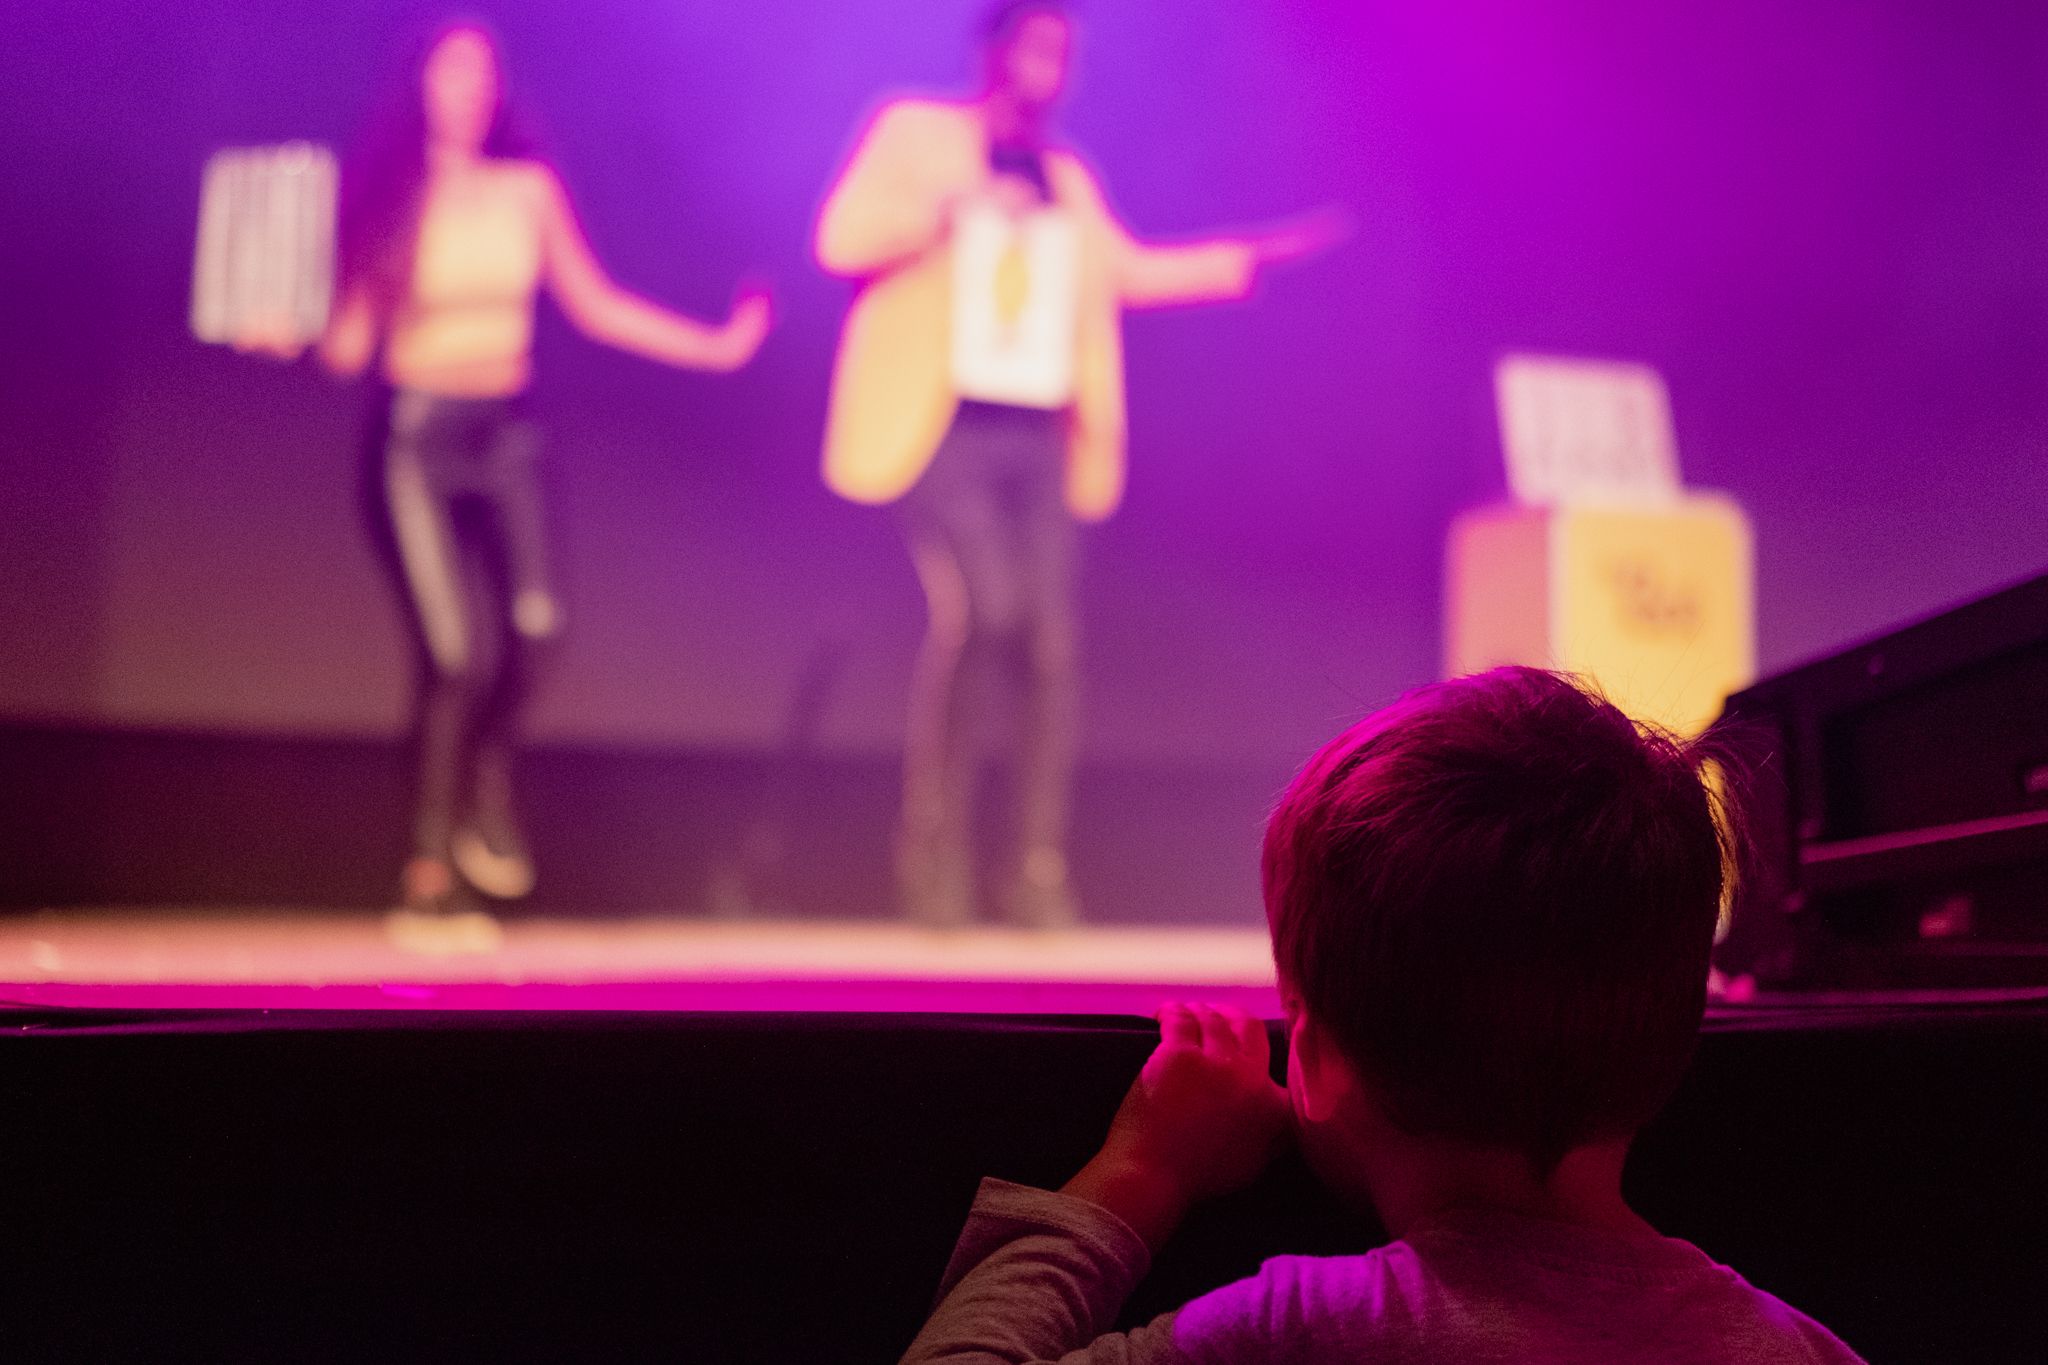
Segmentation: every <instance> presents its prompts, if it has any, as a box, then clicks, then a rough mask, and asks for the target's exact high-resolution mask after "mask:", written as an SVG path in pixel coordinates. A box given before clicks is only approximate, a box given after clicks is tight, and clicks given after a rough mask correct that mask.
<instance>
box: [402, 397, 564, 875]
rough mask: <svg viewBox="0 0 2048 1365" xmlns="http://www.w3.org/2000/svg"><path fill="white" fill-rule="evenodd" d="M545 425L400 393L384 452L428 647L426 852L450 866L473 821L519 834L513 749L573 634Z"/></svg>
mask: <svg viewBox="0 0 2048 1365" xmlns="http://www.w3.org/2000/svg"><path fill="white" fill-rule="evenodd" d="M537 454H538V442H537V439H536V436H535V433H534V429H533V426H532V424H531V423H529V422H527V421H526V420H525V419H523V418H522V417H520V416H519V414H518V412H517V410H516V408H515V406H514V404H513V402H512V401H511V400H509V399H469V398H444V397H440V396H438V395H433V394H425V393H418V392H413V391H409V390H399V391H397V392H395V393H393V394H391V396H390V401H389V403H388V405H383V406H382V408H381V412H380V419H379V421H378V423H377V429H376V434H375V437H374V440H373V444H372V459H371V461H370V467H369V470H368V473H369V476H370V477H369V487H368V488H367V489H366V492H367V493H368V494H369V495H370V502H371V511H372V528H373V531H374V533H375V537H376V540H377V542H378V544H379V546H380V548H381V549H382V550H383V551H384V559H385V562H386V564H387V566H388V567H389V569H390V570H391V572H392V574H393V577H394V581H395V584H396V586H397V589H398V593H399V596H400V598H401V600H402V601H403V602H404V603H405V605H406V609H407V617H408V620H409V622H410V624H411V626H412V634H413V639H414V643H415V645H416V646H417V648H418V660H419V673H418V679H419V681H418V691H417V693H416V697H415V703H414V707H415V723H416V727H417V735H418V740H419V773H418V784H419V785H418V789H417V792H416V804H415V806H414V816H413V830H412V838H413V852H414V854H415V855H416V856H419V857H426V858H434V859H438V860H442V861H446V860H447V859H448V858H449V849H450V843H451V841H452V839H453V836H454V832H455V830H456V828H457V826H458V824H460V823H461V822H464V821H476V822H480V823H483V824H496V825H498V826H499V827H500V828H511V827H512V801H511V782H512V771H511V770H512V746H513V742H514V737H515V734H516V728H517V723H518V719H519V710H520V707H521V704H522V703H523V702H524V701H525V698H526V695H527V692H528V690H529V689H530V687H531V684H532V680H533V675H534V671H535V665H536V662H537V659H538V656H539V655H540V654H541V653H542V651H543V649H544V648H545V646H546V644H547V642H548V641H550V640H551V639H553V638H554V637H555V636H556V635H557V634H558V633H559V632H560V629H561V607H560V604H559V602H558V600H557V598H556V596H555V592H554V588H553V586H552V582H551V580H550V578H549V574H548V566H547V545H546V538H545V531H544V527H543V524H542V515H541V503H540V492H539V487H538V484H537V482H536V478H535V471H534V463H535V458H536V456H537Z"/></svg>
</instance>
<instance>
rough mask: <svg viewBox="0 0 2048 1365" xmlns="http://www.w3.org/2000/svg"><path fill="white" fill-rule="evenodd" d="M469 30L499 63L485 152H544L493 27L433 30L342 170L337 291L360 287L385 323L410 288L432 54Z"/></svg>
mask: <svg viewBox="0 0 2048 1365" xmlns="http://www.w3.org/2000/svg"><path fill="white" fill-rule="evenodd" d="M465 32H468V33H477V34H480V35H481V36H482V37H483V39H484V41H485V42H486V43H488V44H489V45H490V49H491V55H492V58H493V60H494V61H496V63H497V66H498V107H497V108H496V109H494V110H492V112H491V126H490V131H489V132H488V133H486V134H485V136H484V144H483V154H484V155H485V156H487V157H504V158H520V159H538V158H539V155H540V152H539V147H538V143H537V141H536V140H535V138H534V137H533V136H532V134H531V133H530V132H529V131H528V125H527V123H526V121H525V119H524V118H523V117H521V116H520V114H519V113H518V111H517V110H516V109H515V108H514V107H513V105H512V104H511V102H510V101H509V100H508V99H507V98H506V95H505V61H504V55H503V54H504V48H503V45H502V44H500V43H499V41H498V35H497V34H496V33H495V32H493V31H492V29H491V27H490V25H488V24H486V23H484V22H483V21H481V20H478V19H453V20H448V21H446V22H444V23H441V24H438V25H436V26H435V27H434V28H432V29H431V30H429V31H428V32H427V33H426V35H425V36H424V37H423V38H422V39H421V41H420V42H419V43H418V44H417V45H416V46H415V47H414V48H413V50H412V51H411V52H410V53H409V55H408V58H407V60H406V62H405V64H404V65H403V66H402V67H401V68H400V69H399V71H398V72H397V75H396V81H397V84H396V85H395V86H394V88H393V89H392V90H391V91H390V92H389V94H388V95H387V96H386V97H385V100H384V102H383V108H382V110H381V112H380V113H379V114H378V115H376V116H375V117H374V118H373V119H372V120H371V121H370V124H369V126H368V128H367V129H366V131H365V133H364V135H363V138H362V140H361V141H360V143H359V144H358V145H357V147H356V150H355V152H354V154H353V155H351V156H350V157H349V160H348V162H347V164H346V165H345V166H344V167H343V170H342V176H341V205H340V215H339V222H338V224H337V228H338V238H339V240H338V242H337V247H338V250H337V256H338V261H337V265H338V273H339V275H340V280H339V283H340V292H341V294H342V296H343V297H346V296H347V295H349V294H350V293H355V292H360V293H361V295H362V296H363V297H365V298H367V299H368V300H369V303H370V306H371V309H372V310H373V312H374V313H375V314H376V316H377V318H378V320H379V321H380V322H382V321H383V320H385V319H387V318H389V317H390V316H391V313H392V312H393V311H394V310H395V309H396V308H397V307H398V306H399V305H400V304H401V303H403V302H404V300H405V296H406V293H407V291H408V290H409V289H410V288H411V285H412V269H413V258H414V255H415V252H416V249H417V247H418V245H419V233H420V215H421V210H422V208H423V207H424V205H425V201H426V186H427V111H426V96H425V93H424V91H423V89H422V86H423V84H424V82H425V79H426V70H427V59H428V58H429V57H430V56H432V55H433V52H434V49H435V48H437V47H439V46H440V45H441V42H442V40H443V39H445V38H448V37H450V36H451V35H453V34H456V33H465Z"/></svg>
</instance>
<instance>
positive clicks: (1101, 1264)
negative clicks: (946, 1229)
mask: <svg viewBox="0 0 2048 1365" xmlns="http://www.w3.org/2000/svg"><path fill="white" fill-rule="evenodd" d="M1150 1266H1151V1253H1150V1252H1148V1251H1147V1250H1146V1247H1145V1243H1144V1242H1143V1241H1142V1240H1140V1239H1139V1237H1138V1234H1137V1233H1135V1232H1133V1231H1131V1229H1130V1228H1128V1227H1126V1226H1125V1225H1124V1223H1123V1221H1122V1220H1121V1219H1119V1218H1117V1217H1116V1215H1115V1214H1112V1213H1110V1212H1109V1211H1108V1210H1107V1209H1103V1208H1099V1207H1097V1206H1096V1205H1094V1204H1091V1203H1088V1202H1087V1201H1086V1200H1081V1199H1075V1198H1073V1197H1071V1196H1069V1195H1063V1194H1053V1193H1051V1192H1049V1191H1046V1190H1036V1189H1032V1188H1030V1187H1029V1186H1025V1185H1012V1184H1010V1183H1009V1182H1008V1181H1003V1180H984V1181H983V1182H982V1183H981V1189H980V1191H979V1192H978V1193H977V1194H976V1195H975V1199H974V1208H973V1210H972V1211H971V1212H970V1213H969V1214H968V1217H967V1226H966V1228H965V1229H964V1230H963V1231H962V1232H961V1234H960V1241H959V1244H958V1245H957V1246H956V1247H955V1248H954V1249H953V1259H952V1262H951V1263H950V1264H949V1265H948V1266H947V1267H946V1275H945V1278H944V1280H943V1281H941V1283H940V1286H939V1305H938V1307H937V1308H936V1309H935V1310H934V1311H933V1313H932V1316H931V1320H930V1321H929V1322H927V1323H926V1324H925V1327H924V1330H923V1331H922V1332H920V1333H918V1336H917V1340H916V1341H914V1342H912V1343H911V1346H910V1351H909V1353H908V1354H907V1355H905V1356H904V1357H903V1361H904V1365H935V1363H936V1362H943V1361H975V1362H998V1361H1000V1362H1015V1365H1025V1363H1026V1362H1040V1361H1065V1362H1068V1363H1069V1365H1186V1363H1187V1362H1188V1357H1187V1356H1186V1355H1184V1354H1183V1353H1182V1352H1181V1351H1180V1349H1179V1348H1178V1347H1177V1346H1175V1345H1174V1341H1173V1318H1174V1315H1173V1314H1171V1313H1168V1314H1166V1315H1165V1316H1164V1317H1161V1318H1158V1319H1156V1320H1154V1321H1153V1322H1151V1323H1149V1324H1147V1325H1146V1326H1144V1327H1141V1328H1139V1329H1138V1330H1136V1331H1134V1332H1130V1333H1127V1334H1126V1333H1114V1334H1107V1335H1105V1329H1106V1328H1108V1327H1109V1326H1110V1325H1111V1324H1113V1323H1114V1322H1115V1321H1116V1316H1117V1313H1118V1312H1119V1311H1120V1310H1121V1309H1122V1308H1123V1304H1124V1300H1125V1299H1126V1298H1127V1297H1128V1296H1129V1295H1130V1292H1131V1289H1132V1288H1133V1287H1134V1286H1135V1285H1136V1284H1137V1283H1138V1281H1139V1280H1140V1279H1142V1278H1143V1277H1144V1274H1145V1272H1146V1270H1147V1269H1149V1268H1150Z"/></svg>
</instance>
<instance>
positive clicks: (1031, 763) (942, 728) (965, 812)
mask: <svg viewBox="0 0 2048 1365" xmlns="http://www.w3.org/2000/svg"><path fill="white" fill-rule="evenodd" d="M1066 446H1067V440H1066V420H1065V417H1064V415H1063V414H1060V413H1056V412H1040V411H1034V410H1032V409H1026V408H1007V407H999V406H993V405H989V404H979V403H965V404H962V405H961V408H960V412H959V415H958V417H956V418H955V420H954V422H953V426H952V428H951V429H950V430H949V431H948V432H947V433H946V438H945V440H944V441H943V442H942V443H941V444H940V446H939V451H938V454H937V455H936V456H935V457H934V458H933V460H932V464H931V467H930V468H929V469H928V470H927V471H926V472H925V475H924V477H923V479H922V480H920V481H919V483H918V485H917V487H916V488H914V489H912V490H911V492H910V494H909V496H908V497H907V498H906V499H905V500H904V517H905V522H906V526H907V530H908V533H909V538H910V551H911V555H912V557H913V559H914V560H915V561H916V564H917V572H918V577H919V578H920V579H921V580H922V581H923V583H924V588H925V595H926V598H927V602H928V605H929V608H930V619H929V625H928V628H927V632H926V635H925V641H924V648H923V651H922V653H921V654H920V656H919V659H918V666H917V674H916V679H915V682H914V684H913V689H912V694H911V707H910V724H909V730H908V733H907V736H906V739H905V754H904V801H903V829H902V847H901V850H900V853H901V871H902V875H903V881H904V892H905V894H906V896H907V898H908V899H909V908H910V910H911V912H912V913H913V914H914V915H918V916H919V917H921V918H936V919H958V918H964V917H965V916H966V914H967V913H968V910H969V907H971V905H972V902H973V857H972V853H971V850H972V847H973V833H972V812H973V806H974V798H975V790H976V786H977V778H978V775H979V770H980V761H979V760H980V740H981V737H982V736H981V731H982V722H983V719H984V717H985V715H986V713H987V711H988V710H989V708H990V706H991V703H992V702H993V700H994V697H993V692H994V689H995V688H996V687H998V686H1008V687H1009V688H1011V689H1012V690H1014V691H1015V692H1016V693H1017V695H1018V697H1019V698H1020V700H1021V703H1022V706H1021V711H1020V716H1019V720H1020V727H1019V728H1020V736H1019V742H1018V747H1017V755H1016V758H1017V761H1016V795H1017V825H1016V830H1017V839H1018V862H1017V866H1016V872H1017V875H1018V876H1019V877H1020V878H1024V879H1027V880H1029V881H1033V882H1037V883H1039V884H1040V885H1057V886H1059V887H1061V888H1064V886H1065V882H1066V863H1065V848H1066V831H1067V802H1068V786H1069V783H1070V781H1071V777H1072V772H1073V752H1074V740H1075V721H1076V691H1077V688H1076V677H1075V621H1074V600H1073V598H1074V588H1073V584H1074V561H1075V550H1076V535H1075V525H1074V520H1073V517H1072V516H1071V514H1069V512H1068V511H1067V508H1066V503H1065V500H1064V496H1063V482H1064V468H1065V462H1066Z"/></svg>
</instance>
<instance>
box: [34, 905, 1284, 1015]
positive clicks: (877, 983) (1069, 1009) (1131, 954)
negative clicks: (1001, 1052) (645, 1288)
mask: <svg viewBox="0 0 2048 1365" xmlns="http://www.w3.org/2000/svg"><path fill="white" fill-rule="evenodd" d="M0 983H4V984H0V1003H15V1004H22V1005H35V1006H77V1007H88V1008H101V1009H127V1008H138V1009H142V1008H146V1009H160V1008H174V1009H175V1008H191V1009H363V1008H392V1009H406V1008H414V1009H629V1010H630V1009H703V1010H913V1011H933V1010H937V1011H961V1012H974V1013H1008V1014H1054V1013H1060V1014H1150V1013H1151V1012H1152V1011H1153V1010H1154V1009H1155V1008H1156V1007H1157V1006H1158V1005H1159V1003H1160V1002H1161V1001H1164V1000H1169V999H1181V998H1189V997H1193V998H1199V999H1204V1000H1213V1001H1218V1002H1225V1003H1230V1004H1235V1005H1238V1006H1240V1007H1242V1008H1244V1009H1247V1010H1250V1011H1253V1012H1255V1013H1259V1014H1262V1015H1265V1016H1268V1017H1270V1016H1273V1015H1276V1014H1277V1013H1278V1012H1279V997H1278V993H1277V991H1276V989H1275V987H1274V984H1273V961H1272V954H1271V950H1270V948H1269V946H1268V943H1267V938H1266V933H1265V930H1264V929H1263V928H1257V927H1250V928H1244V929H1216V928H1187V929H1172V928H1153V927H1132V926H1115V927H1099V928H1095V927H1082V928H1076V929H1070V930H1062V931H1057V932H1049V933H1027V932H1022V931H1018V930H1008V929H998V928H970V929H960V930H943V931H942V930H930V929H920V928H915V927H912V926H908V925H901V924H887V923H881V924H877V923H855V922H831V921H812V922H765V921H763V922H733V921H707V920H702V919H683V918H663V917H647V918H633V919H581V918H579V919H545V918H526V917H521V918H516V919H507V920H506V921H505V922H504V923H503V925H502V927H501V929H496V928H493V927H491V926H482V927H481V932H467V933H465V932H461V931H459V930H458V931H457V932H454V933H445V932H434V931H432V930H428V931H425V932H423V931H422V929H421V927H420V926H419V925H417V924H413V923H409V922H406V921H402V920H393V919H391V918H387V917H385V916H380V915H374V914H361V913H332V912H320V911H311V910H263V909H240V910H205V911H200V910H189V909H188V910H134V909H122V910H94V911H83V910H80V911H63V912H58V911H45V912H41V913H35V914H27V915H18V916H13V917H9V918H5V919H0Z"/></svg>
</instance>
